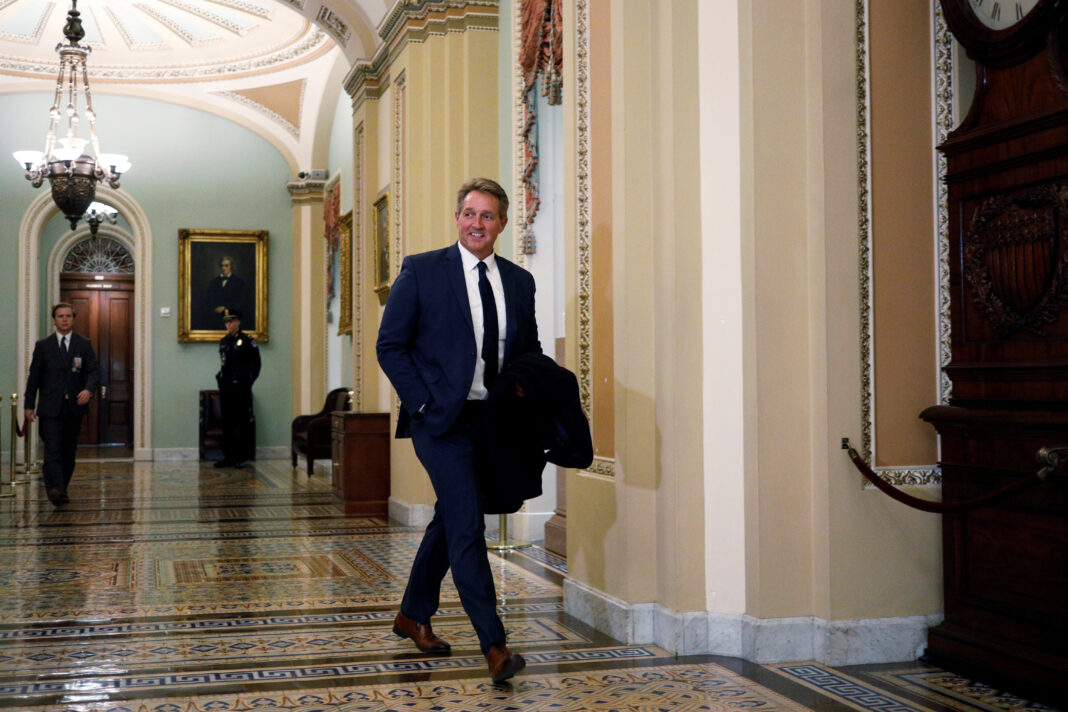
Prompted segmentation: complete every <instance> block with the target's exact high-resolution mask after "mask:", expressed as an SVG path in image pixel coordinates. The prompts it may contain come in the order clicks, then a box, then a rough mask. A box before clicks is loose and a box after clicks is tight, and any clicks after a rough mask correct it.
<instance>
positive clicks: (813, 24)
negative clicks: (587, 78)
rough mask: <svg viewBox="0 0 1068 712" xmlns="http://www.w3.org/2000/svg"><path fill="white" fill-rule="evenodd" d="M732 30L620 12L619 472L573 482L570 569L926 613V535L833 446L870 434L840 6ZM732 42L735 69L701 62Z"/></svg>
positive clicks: (738, 598) (675, 585) (710, 19)
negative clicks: (865, 429) (866, 430)
mask: <svg viewBox="0 0 1068 712" xmlns="http://www.w3.org/2000/svg"><path fill="white" fill-rule="evenodd" d="M736 13H737V14H736V15H735V14H734V11H733V9H732V12H731V13H724V12H722V11H717V10H715V9H714V8H709V7H702V5H701V3H699V2H697V0H692V1H689V2H686V1H683V0H677V1H676V2H672V3H652V4H649V3H644V2H618V3H613V4H612V10H611V28H612V34H611V49H612V55H611V68H612V82H611V93H610V95H608V96H604V95H594V96H592V97H591V102H592V103H594V104H596V103H597V102H602V101H607V102H609V103H610V106H611V109H610V110H611V133H610V137H611V141H612V153H611V156H612V172H611V175H612V180H613V183H612V204H613V217H612V223H611V235H612V254H613V273H612V275H613V285H612V289H613V299H614V303H615V307H614V316H615V340H614V346H615V381H616V389H615V403H616V407H615V419H616V431H615V432H616V455H617V458H616V475H615V477H614V478H608V477H601V476H595V475H589V474H584V473H575V474H572V475H570V476H569V478H568V487H569V491H568V515H569V516H568V557H569V575H570V576H572V577H574V578H575V579H576V580H577V581H579V582H582V583H585V584H588V585H589V586H592V587H593V588H596V589H599V590H601V591H604V592H605V593H607V594H609V595H611V596H614V597H616V598H619V599H622V600H624V601H626V602H628V603H632V604H637V603H646V602H656V603H659V604H661V605H662V606H664V607H665V608H668V609H671V610H683V611H687V610H688V611H694V610H711V611H721V612H745V613H748V614H750V615H753V616H755V617H758V618H764V619H766V618H790V617H805V616H817V617H820V618H824V619H830V620H844V619H855V618H880V617H901V616H910V615H923V614H932V613H937V612H938V611H939V610H940V607H941V589H940V577H941V571H940V554H939V551H940V544H939V541H940V539H939V521H938V519H937V518H936V517H932V516H931V515H925V514H919V513H915V512H913V511H911V510H908V509H906V508H904V507H902V506H901V505H899V504H897V503H894V502H892V501H891V500H889V499H888V498H886V497H885V496H883V495H882V494H880V493H878V492H876V491H872V490H865V489H863V488H862V487H861V484H860V478H859V476H858V475H857V474H856V473H855V471H854V470H853V469H852V465H851V464H850V463H849V461H848V459H847V458H846V457H845V455H844V453H843V452H842V451H841V450H840V449H839V447H838V441H839V438H840V437H842V436H849V437H852V438H853V440H854V441H857V440H858V438H859V431H860V425H861V423H860V420H861V416H860V402H861V393H860V363H859V359H860V353H859V352H860V349H859V343H860V316H859V304H858V302H859V296H858V295H859V281H858V269H859V267H858V252H859V249H858V237H857V229H858V228H857V226H858V213H857V180H858V172H857V160H858V159H857V139H856V77H855V66H856V65H855V46H854V39H855V19H854V16H853V5H852V4H851V3H821V2H816V1H815V0H743V1H742V2H739V3H738V5H737V8H736ZM724 18H726V20H724ZM732 22H736V24H734V25H732V24H731V23H732ZM698 28H700V30H698ZM732 32H733V33H734V40H733V45H734V46H735V47H736V53H737V54H736V59H735V61H734V63H733V66H732V64H731V63H730V62H727V63H725V64H713V63H710V62H708V61H706V60H705V58H706V57H710V58H715V57H716V56H717V55H716V52H715V51H712V50H709V51H705V49H704V46H705V45H706V44H707V45H712V46H715V47H720V46H731V44H732V43H731V42H730V41H729V39H730V38H729V37H728V38H726V39H727V40H728V41H726V42H724V37H722V36H719V35H718V33H732ZM700 33H704V34H700ZM902 47H904V48H907V47H908V45H902ZM624 48H625V51H623V50H624ZM573 51H574V50H572V52H573ZM695 56H700V57H702V61H700V62H696V63H695V62H694V61H693V58H694V57H695ZM592 63H593V60H592V59H591V64H592ZM705 71H711V72H713V73H715V72H719V71H727V72H730V71H733V72H735V74H734V75H733V76H734V77H735V78H734V79H733V81H732V80H731V78H730V77H727V78H725V79H724V78H722V77H719V76H716V77H705V76H702V75H701V74H700V72H705ZM732 87H733V89H732ZM922 96H926V94H924V95H922ZM913 104H914V105H916V104H918V106H915V107H914V108H915V111H916V112H917V113H918V114H919V115H921V116H925V115H926V111H927V109H926V108H925V106H923V104H922V102H916V101H915V97H914V100H913ZM698 127H699V128H698ZM723 131H727V132H729V136H731V137H730V138H728V139H724V138H723V137H722V136H723V134H722V133H721V132H723ZM709 134H711V135H709ZM698 145H700V146H702V147H703V148H704V149H705V150H708V151H713V152H721V153H722V158H723V160H719V159H720V155H718V153H713V154H712V155H710V156H708V159H707V160H702V161H701V162H700V163H698V162H697V160H698V157H697V155H696V154H695V151H694V150H693V148H694V147H695V146H698ZM731 145H734V146H735V147H736V148H735V149H734V151H731V150H730V149H729V148H728V149H724V147H729V146H731ZM732 155H733V156H734V158H732ZM925 155H929V147H928V151H927V152H926V153H925ZM894 159H895V157H894V156H892V155H891V156H889V157H888V158H887V159H886V160H888V161H891V162H893V160H894ZM732 186H733V187H732ZM724 188H725V189H724ZM698 190H700V191H701V192H700V193H698V192H697V191H698ZM705 198H707V199H709V200H710V201H712V202H713V203H714V204H715V206H716V210H717V211H718V212H712V211H710V210H709V208H708V207H706V206H704V205H702V201H703V199H705ZM924 199H925V200H926V201H928V202H929V201H930V194H929V193H928V194H927V195H926V197H925V198H924ZM925 205H926V204H925ZM697 206H701V211H698V210H695V209H694V208H696V207H697ZM922 210H928V211H929V207H925V208H921V211H922ZM721 216H722V217H721ZM927 239H928V240H929V239H930V236H929V235H928V236H927ZM706 252H707V253H708V254H711V255H715V256H716V258H718V259H719V260H720V261H718V262H710V261H709V260H707V259H702V256H703V254H705V253H706ZM722 260H729V261H730V262H729V263H727V264H724V263H723V262H722ZM929 273H930V270H929V269H928V270H926V271H924V272H923V274H921V275H920V277H919V278H920V279H922V278H925V277H929ZM709 281H713V282H715V284H714V285H713V286H712V287H710V288H703V289H702V290H701V291H698V285H702V283H703V282H709ZM594 291H595V292H596V285H594ZM698 294H701V295H703V296H702V297H701V298H700V299H698V297H697V295H698ZM925 308H926V309H927V315H926V317H927V319H928V320H929V319H930V309H931V308H932V307H931V304H930V303H928V304H927V305H926V307H925ZM924 338H928V337H926V336H925V337H924ZM926 368H927V370H926V373H924V374H921V377H925V378H927V379H928V380H931V379H932V369H933V363H932V362H928V363H927V364H926ZM909 375H910V377H911V376H912V375H915V374H912V373H910V374H909ZM706 379H707V385H706V386H704V387H703V386H702V384H703V383H705V381H706ZM721 408H722V409H724V411H722V412H727V413H728V416H726V417H724V416H723V415H722V412H721V410H720V409H721ZM912 417H914V414H913V416H912ZM718 425H723V426H724V427H722V428H720V427H717V426H718ZM595 426H596V424H595ZM720 453H722V458H721V457H719V454H720ZM694 503H696V506H692V505H694ZM706 552H707V553H706ZM652 572H655V573H652Z"/></svg>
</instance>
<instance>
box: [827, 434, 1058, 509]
mask: <svg viewBox="0 0 1068 712" xmlns="http://www.w3.org/2000/svg"><path fill="white" fill-rule="evenodd" d="M842 448H843V449H845V450H848V451H849V459H851V460H852V461H853V464H854V465H856V467H857V469H858V470H860V474H862V475H864V477H865V479H867V480H868V482H871V483H872V484H873V485H875V486H876V487H877V488H878V489H879V491H880V492H882V493H884V494H886V495H888V496H890V497H892V498H893V499H896V500H897V501H898V502H901V503H902V504H905V505H908V506H909V507H912V508H913V509H919V510H920V511H923V512H934V513H935V514H954V513H958V512H969V511H971V510H973V509H978V508H980V507H988V506H990V505H992V504H996V503H998V502H1001V501H1002V500H1005V499H1008V498H1009V497H1012V496H1013V495H1015V494H1019V493H1020V492H1023V491H1025V490H1029V489H1031V488H1032V487H1034V486H1035V485H1037V484H1038V483H1039V482H1041V481H1042V478H1041V477H1040V476H1039V475H1038V474H1037V473H1036V474H1033V475H1031V476H1030V477H1028V478H1026V479H1022V480H1019V481H1017V482H1013V483H1012V484H1008V485H1005V486H1004V487H1001V488H1000V489H996V490H994V491H993V492H989V493H987V494H984V495H982V496H980V497H973V498H972V499H962V500H960V501H958V502H935V501H932V500H929V499H922V498H920V497H913V496H912V495H910V494H905V493H904V492H902V491H901V490H899V489H898V488H897V487H894V486H893V485H892V484H890V483H889V482H887V481H886V480H884V479H883V478H882V477H879V475H877V474H875V472H874V471H873V470H872V469H871V468H870V467H868V463H866V462H864V458H862V457H861V456H860V453H858V452H857V451H856V450H855V449H854V448H853V446H852V445H850V444H849V442H848V441H844V442H843V443H842Z"/></svg>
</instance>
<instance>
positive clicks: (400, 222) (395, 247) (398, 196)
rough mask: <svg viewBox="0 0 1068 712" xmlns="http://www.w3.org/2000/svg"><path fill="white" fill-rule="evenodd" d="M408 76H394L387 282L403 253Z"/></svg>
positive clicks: (392, 278)
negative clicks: (390, 216) (390, 243)
mask: <svg viewBox="0 0 1068 712" xmlns="http://www.w3.org/2000/svg"><path fill="white" fill-rule="evenodd" d="M407 91H408V87H407V77H406V76H405V73H404V72H401V73H400V75H399V76H398V77H397V81H396V82H395V84H394V90H393V157H392V161H391V163H392V173H393V175H392V178H391V180H390V182H391V184H392V185H391V187H390V193H391V195H390V203H391V205H390V206H389V207H390V210H391V212H392V213H393V226H392V228H391V229H390V232H391V233H392V234H391V235H390V236H389V237H390V241H391V242H392V249H391V250H390V251H391V253H392V258H391V259H390V265H389V276H390V280H389V283H390V284H392V283H393V280H394V279H396V278H397V272H399V271H400V266H401V257H402V255H403V254H404V204H405V201H404V167H405V161H404V158H405V156H404V151H405V144H404V132H405V123H404V122H405V112H406V109H407V98H408V97H407Z"/></svg>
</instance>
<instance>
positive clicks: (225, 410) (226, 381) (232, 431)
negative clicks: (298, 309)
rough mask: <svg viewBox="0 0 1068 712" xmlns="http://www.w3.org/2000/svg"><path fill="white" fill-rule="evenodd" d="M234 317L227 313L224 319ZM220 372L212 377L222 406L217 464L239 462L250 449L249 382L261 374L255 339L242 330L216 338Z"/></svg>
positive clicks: (250, 388)
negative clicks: (217, 388) (221, 430)
mask: <svg viewBox="0 0 1068 712" xmlns="http://www.w3.org/2000/svg"><path fill="white" fill-rule="evenodd" d="M233 316H236V317H237V318H239V319H240V318H241V317H240V314H227V315H226V316H224V317H223V321H224V322H225V321H229V319H230V318H231V317H233ZM219 362H220V368H219V372H218V373H217V374H215V380H216V381H217V382H218V384H219V397H220V401H221V405H222V421H223V423H222V425H223V459H222V460H221V461H219V462H217V463H216V466H217V467H225V466H227V465H230V466H233V465H239V464H241V463H243V462H244V461H245V460H248V459H250V458H252V459H254V457H255V453H253V452H252V442H253V435H254V433H253V432H252V427H253V426H252V425H251V424H250V420H251V419H252V383H253V382H254V381H255V380H256V378H257V377H258V376H259V375H260V348H259V344H257V343H256V340H255V339H253V338H252V337H251V336H249V335H248V334H246V333H245V332H243V331H238V332H237V334H236V335H234V336H231V335H230V334H227V335H226V336H224V337H222V338H221V339H219Z"/></svg>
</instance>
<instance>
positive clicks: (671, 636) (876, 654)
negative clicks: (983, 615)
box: [564, 578, 941, 666]
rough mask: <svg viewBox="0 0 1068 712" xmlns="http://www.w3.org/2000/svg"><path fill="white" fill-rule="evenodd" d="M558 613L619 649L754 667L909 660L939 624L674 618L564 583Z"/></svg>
mask: <svg viewBox="0 0 1068 712" xmlns="http://www.w3.org/2000/svg"><path fill="white" fill-rule="evenodd" d="M564 610H565V611H566V612H567V613H569V614H570V615H573V616H575V617H576V618H578V619H579V620H581V621H583V622H584V623H587V624H589V625H591V626H593V627H594V628H596V629H598V630H600V631H601V632H603V633H606V634H607V635H610V636H612V637H613V638H616V639H617V640H620V641H622V642H624V643H628V644H648V643H652V644H655V645H658V646H660V647H662V648H664V649H666V650H670V651H671V652H674V653H676V654H678V655H728V656H731V657H740V658H744V659H746V660H750V661H752V662H756V663H762V664H770V663H782V662H795V661H801V660H816V661H818V662H821V663H823V664H825V665H835V666H837V665H858V664H864V663H889V662H902V661H906V660H915V659H916V658H917V657H918V656H919V654H920V653H921V652H922V650H923V647H924V646H925V645H926V641H927V629H928V628H929V627H930V626H933V625H937V624H938V623H939V622H940V621H941V616H938V615H930V616H908V617H902V618H874V619H866V620H847V621H826V620H822V619H820V618H816V617H810V616H809V617H796V618H767V619H759V618H753V617H752V616H747V615H743V614H726V613H713V612H709V611H692V612H679V611H672V610H669V609H667V608H664V607H663V606H660V605H659V604H655V603H641V604H629V603H627V602H626V601H622V600H620V599H618V598H614V597H612V596H609V595H607V594H605V593H604V592H602V591H598V590H596V589H594V588H591V587H589V586H587V585H585V584H582V583H579V582H577V581H574V580H573V579H570V578H569V579H565V580H564Z"/></svg>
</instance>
